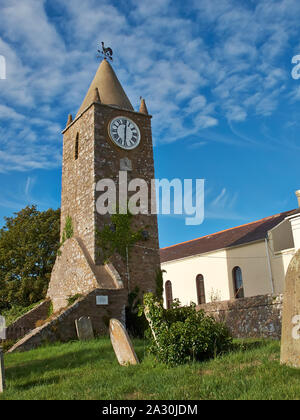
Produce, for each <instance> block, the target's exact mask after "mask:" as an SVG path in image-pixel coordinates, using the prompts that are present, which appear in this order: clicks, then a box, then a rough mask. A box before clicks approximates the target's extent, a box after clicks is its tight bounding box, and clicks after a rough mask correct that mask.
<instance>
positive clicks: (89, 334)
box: [75, 316, 94, 341]
mask: <svg viewBox="0 0 300 420" xmlns="http://www.w3.org/2000/svg"><path fill="white" fill-rule="evenodd" d="M75 325H76V331H77V337H78V340H80V341H85V340H93V338H94V331H93V326H92V321H91V319H90V317H84V316H82V317H81V318H79V319H76V321H75Z"/></svg>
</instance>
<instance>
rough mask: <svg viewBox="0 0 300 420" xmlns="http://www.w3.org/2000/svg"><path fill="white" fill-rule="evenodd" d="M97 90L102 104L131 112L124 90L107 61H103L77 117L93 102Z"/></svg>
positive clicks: (131, 107) (131, 108)
mask: <svg viewBox="0 0 300 420" xmlns="http://www.w3.org/2000/svg"><path fill="white" fill-rule="evenodd" d="M96 89H98V92H99V95H100V101H101V103H102V104H106V105H114V106H118V107H120V108H122V109H129V110H131V111H133V106H132V105H131V103H130V101H129V99H128V97H127V95H126V93H125V91H124V89H123V88H122V86H121V83H120V82H119V80H118V78H117V76H116V74H115V72H114V70H113V68H112V67H111V65H110V64H109V62H108V61H107V60H103V61H102V62H101V64H100V66H99V68H98V70H97V73H96V75H95V77H94V80H93V81H92V83H91V85H90V87H89V90H88V92H87V94H86V97H85V98H84V101H83V103H82V105H81V107H80V108H79V111H78V113H77V116H78V115H79V114H81V113H82V112H83V111H84V110H85V109H86V108H87V107H88V106H89V105H90V104H91V103H93V102H94V98H95V90H96Z"/></svg>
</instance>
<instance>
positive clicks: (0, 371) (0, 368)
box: [0, 347, 5, 393]
mask: <svg viewBox="0 0 300 420" xmlns="http://www.w3.org/2000/svg"><path fill="white" fill-rule="evenodd" d="M4 388H5V377H4V359H3V352H2V348H1V347H0V393H2V392H3V391H4Z"/></svg>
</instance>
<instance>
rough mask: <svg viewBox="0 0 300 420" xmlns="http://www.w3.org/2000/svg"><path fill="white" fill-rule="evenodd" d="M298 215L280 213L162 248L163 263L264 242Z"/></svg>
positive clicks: (289, 212) (295, 211)
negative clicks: (275, 228) (280, 225)
mask: <svg viewBox="0 0 300 420" xmlns="http://www.w3.org/2000/svg"><path fill="white" fill-rule="evenodd" d="M298 213H300V209H296V210H291V211H287V212H284V213H279V214H276V215H274V216H270V217H266V218H264V219H261V220H257V221H255V222H252V223H248V224H246V225H242V226H238V227H234V228H231V229H227V230H224V231H221V232H217V233H213V234H211V235H207V236H203V237H202V238H197V239H193V240H191V241H187V242H183V243H180V244H177V245H172V246H169V247H167V248H162V249H161V250H160V259H161V262H162V263H163V262H167V261H173V260H178V259H180V258H185V257H190V256H193V255H199V254H204V253H206V252H212V251H217V250H219V249H224V248H230V247H234V246H238V245H245V244H248V243H251V242H256V241H259V240H263V239H264V238H266V236H267V233H268V232H269V230H271V229H273V228H274V227H275V226H277V225H278V224H279V223H281V222H282V221H283V220H284V219H285V218H286V217H288V216H292V215H294V214H298Z"/></svg>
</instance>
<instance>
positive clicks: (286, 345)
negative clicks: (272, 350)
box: [280, 250, 300, 368]
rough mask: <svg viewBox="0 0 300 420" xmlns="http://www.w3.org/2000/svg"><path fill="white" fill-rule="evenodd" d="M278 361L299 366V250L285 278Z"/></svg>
mask: <svg viewBox="0 0 300 420" xmlns="http://www.w3.org/2000/svg"><path fill="white" fill-rule="evenodd" d="M280 361H281V363H282V364H286V365H288V366H292V367H297V368H300V250H299V251H298V252H297V254H296V255H295V256H294V258H293V259H292V261H291V263H290V265H289V268H288V271H287V274H286V278H285V293H284V299H283V312H282V335H281V357H280Z"/></svg>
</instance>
